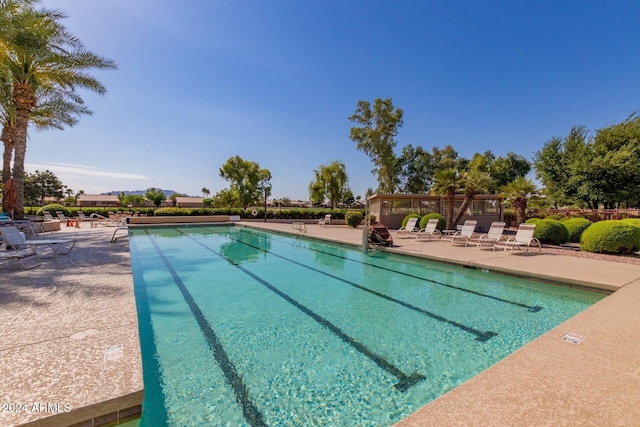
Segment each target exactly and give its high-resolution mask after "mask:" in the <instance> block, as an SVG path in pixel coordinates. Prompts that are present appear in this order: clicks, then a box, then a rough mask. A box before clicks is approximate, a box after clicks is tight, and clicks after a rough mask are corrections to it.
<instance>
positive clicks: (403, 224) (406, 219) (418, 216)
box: [402, 214, 420, 227]
mask: <svg viewBox="0 0 640 427" xmlns="http://www.w3.org/2000/svg"><path fill="white" fill-rule="evenodd" d="M409 218H418V222H419V221H420V215H418V214H409V215H407V216H405V217H404V219H403V220H402V226H403V227H405V226H406V225H407V221H409Z"/></svg>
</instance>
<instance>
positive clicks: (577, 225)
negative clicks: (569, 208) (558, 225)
mask: <svg viewBox="0 0 640 427" xmlns="http://www.w3.org/2000/svg"><path fill="white" fill-rule="evenodd" d="M562 224H563V225H564V226H565V227H567V231H568V232H569V241H570V242H571V243H579V242H580V236H582V233H583V232H584V230H586V229H587V228H588V227H589V226H590V225H591V224H593V223H592V222H591V221H589V220H588V219H585V218H571V219H567V220H565V221H563V222H562Z"/></svg>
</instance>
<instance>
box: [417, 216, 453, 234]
mask: <svg viewBox="0 0 640 427" xmlns="http://www.w3.org/2000/svg"><path fill="white" fill-rule="evenodd" d="M430 219H437V220H438V225H437V226H436V228H437V229H438V230H440V231H442V230H444V228H445V227H446V226H447V220H446V218H445V217H443V216H442V215H440V214H439V213H430V214H426V215H425V216H423V217H422V219H421V220H420V229H421V230H422V229H423V228H425V227H426V226H427V223H428V222H429V220H430Z"/></svg>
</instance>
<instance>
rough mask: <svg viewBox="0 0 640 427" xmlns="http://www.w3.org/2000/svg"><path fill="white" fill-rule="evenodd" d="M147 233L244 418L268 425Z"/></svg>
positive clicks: (208, 326)
mask: <svg viewBox="0 0 640 427" xmlns="http://www.w3.org/2000/svg"><path fill="white" fill-rule="evenodd" d="M145 233H147V236H148V237H149V240H150V241H151V243H152V244H153V246H154V248H155V249H156V252H157V253H158V255H159V256H160V258H161V259H162V262H163V263H164V265H165V266H166V267H167V270H169V272H170V273H171V277H173V281H174V282H175V284H176V285H177V286H178V289H179V290H180V292H181V293H182V296H183V297H184V300H185V301H186V303H187V305H188V306H189V308H190V309H191V312H192V313H193V315H194V316H195V318H196V321H197V322H198V326H200V330H201V331H202V333H203V334H204V336H205V338H206V340H207V343H208V344H209V348H211V351H212V352H213V356H214V357H215V359H216V362H218V365H219V366H220V369H222V372H223V373H224V377H225V379H226V380H227V383H228V384H229V385H230V386H231V388H232V389H233V392H234V394H235V397H236V402H238V404H239V405H240V407H241V408H242V413H243V415H244V418H245V419H246V420H247V422H248V423H249V424H250V425H251V426H256V427H258V426H260V427H262V426H266V425H267V424H266V423H265V422H264V417H263V415H262V413H261V412H260V411H259V410H258V409H257V408H256V407H255V406H254V404H253V402H251V399H250V397H249V392H248V390H247V387H246V385H245V384H244V382H243V381H242V377H241V376H240V375H239V374H238V373H237V372H236V368H235V366H234V365H233V363H232V362H231V361H230V360H229V356H227V352H226V351H225V350H224V347H223V346H222V343H220V340H218V337H217V336H216V333H215V332H214V331H213V328H212V327H211V325H210V324H209V322H208V321H207V319H206V318H205V316H204V314H203V313H202V311H201V310H200V307H198V304H196V302H195V301H194V299H193V297H192V296H191V294H190V293H189V291H188V290H187V288H186V287H185V285H184V283H183V282H182V279H181V278H180V276H179V275H178V273H177V272H176V271H175V270H174V268H173V266H172V265H171V263H170V262H169V260H168V259H167V258H166V257H165V256H164V253H163V252H162V250H161V249H160V247H159V246H158V245H157V244H156V242H155V240H154V239H153V238H152V237H151V234H149V231H148V230H145Z"/></svg>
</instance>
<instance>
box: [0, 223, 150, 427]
mask: <svg viewBox="0 0 640 427" xmlns="http://www.w3.org/2000/svg"><path fill="white" fill-rule="evenodd" d="M113 230H114V229H113V228H110V227H100V228H89V226H88V225H84V227H83V228H80V229H75V228H67V227H63V228H62V230H61V231H56V232H48V233H46V234H47V235H46V237H47V238H73V239H77V244H76V246H75V248H74V249H73V250H72V251H71V253H69V254H68V255H59V256H56V257H54V258H51V259H45V260H42V264H41V265H40V266H38V267H35V268H33V269H30V270H21V269H19V268H15V266H12V265H7V264H6V263H3V264H0V379H1V380H0V405H2V407H1V408H0V425H2V426H13V425H21V424H27V423H32V424H29V425H34V426H47V427H51V426H68V425H71V424H74V423H77V422H81V421H87V420H89V421H90V422H91V421H92V419H93V421H94V423H95V425H103V424H104V423H108V422H110V421H114V420H118V419H121V420H126V419H130V418H131V417H136V416H137V415H138V416H139V414H140V412H141V406H140V405H141V403H142V398H143V384H142V364H141V356H140V343H139V338H138V321H137V315H136V306H135V298H134V294H133V278H132V276H131V263H130V258H129V245H128V244H127V240H126V239H123V240H120V241H118V242H117V243H110V238H111V235H112V233H113ZM83 425H85V424H83ZM86 425H92V424H86ZM110 425H112V424H110Z"/></svg>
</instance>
